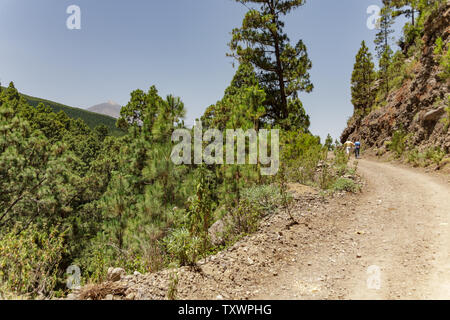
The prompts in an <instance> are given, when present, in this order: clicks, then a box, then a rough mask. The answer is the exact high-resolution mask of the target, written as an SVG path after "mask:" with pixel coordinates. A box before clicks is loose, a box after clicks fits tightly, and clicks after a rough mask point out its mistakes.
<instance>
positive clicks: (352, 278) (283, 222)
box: [83, 160, 450, 300]
mask: <svg viewBox="0 0 450 320" xmlns="http://www.w3.org/2000/svg"><path fill="white" fill-rule="evenodd" d="M359 171H360V173H361V175H362V176H363V178H364V180H365V181H366V185H365V186H364V188H363V192H362V193H360V194H356V195H353V194H337V195H335V196H334V197H333V198H329V199H323V198H321V197H320V196H319V195H317V193H316V192H314V190H312V189H309V188H307V187H299V186H298V188H297V192H296V194H295V203H294V208H293V215H294V217H295V219H296V220H297V221H298V224H296V225H291V221H290V219H289V218H288V215H287V214H286V213H279V214H275V215H272V216H270V217H268V218H266V219H265V220H263V221H262V223H261V228H260V230H259V231H258V232H257V233H256V234H254V235H252V236H249V237H246V238H244V239H242V240H241V241H239V242H238V243H236V244H235V245H234V246H233V247H231V248H229V249H227V250H225V251H223V252H220V253H218V254H217V255H215V256H211V257H208V258H207V259H206V260H204V261H201V262H200V263H199V268H198V270H193V269H190V268H187V267H183V268H181V269H179V270H178V271H177V274H178V284H177V286H176V287H177V292H176V297H177V298H178V299H450V257H449V251H450V249H449V248H450V233H449V228H450V226H449V222H450V221H449V220H450V183H449V181H446V180H442V179H438V178H436V177H431V176H429V175H425V174H423V173H419V172H417V171H415V170H413V169H405V168H399V167H396V166H394V165H392V164H388V163H381V162H375V161H370V160H361V161H360V162H359ZM171 274H173V271H163V272H159V273H156V274H148V275H130V276H124V277H122V278H121V280H119V281H116V282H109V283H105V284H103V285H102V287H103V290H99V289H102V288H98V287H97V289H96V290H94V291H96V294H97V296H95V297H94V296H93V295H92V291H90V290H89V288H86V289H87V290H84V293H83V295H84V296H83V298H85V299H87V298H100V299H101V298H103V299H104V298H107V299H130V300H134V299H166V298H167V293H168V290H169V287H170V284H171V283H173V281H171V280H170V279H171ZM378 280H379V281H378ZM112 288H113V289H114V290H112Z"/></svg>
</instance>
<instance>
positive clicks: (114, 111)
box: [88, 100, 122, 119]
mask: <svg viewBox="0 0 450 320" xmlns="http://www.w3.org/2000/svg"><path fill="white" fill-rule="evenodd" d="M121 109H122V107H121V106H120V104H118V103H117V102H114V101H112V100H109V101H108V102H104V103H100V104H97V105H95V106H92V107H90V108H88V110H89V111H91V112H95V113H100V114H104V115H107V116H110V117H113V118H116V119H117V118H119V117H120V110H121Z"/></svg>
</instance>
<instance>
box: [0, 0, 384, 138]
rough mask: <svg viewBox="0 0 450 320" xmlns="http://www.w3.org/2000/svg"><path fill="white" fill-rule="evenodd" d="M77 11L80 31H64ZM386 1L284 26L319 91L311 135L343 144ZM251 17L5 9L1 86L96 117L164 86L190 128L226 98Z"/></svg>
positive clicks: (139, 5)
mask: <svg viewBox="0 0 450 320" xmlns="http://www.w3.org/2000/svg"><path fill="white" fill-rule="evenodd" d="M72 4H75V5H78V6H80V8H81V11H82V26H81V27H82V29H81V30H68V29H67V28H66V19H67V17H68V14H66V9H67V7H68V6H69V5H72ZM374 4H375V5H380V4H381V0H340V1H336V0H309V1H307V4H306V5H305V6H303V7H300V8H299V9H298V10H296V11H294V12H292V13H291V14H290V15H289V16H288V17H287V18H286V31H287V32H288V34H289V37H290V38H291V41H292V42H296V41H297V40H298V39H300V38H302V39H303V40H304V42H305V43H306V45H307V47H308V50H309V55H310V58H311V60H312V62H313V69H312V70H311V76H312V80H313V82H314V85H315V89H314V92H313V93H311V94H301V96H300V97H301V99H302V101H303V103H304V106H305V108H306V111H307V112H308V114H310V116H311V121H312V125H311V131H312V132H313V133H314V134H318V135H320V136H322V138H323V137H325V136H326V134H327V133H331V134H332V135H333V137H334V138H337V137H339V135H340V133H341V132H342V130H343V128H344V127H345V125H346V121H347V119H348V117H350V116H351V114H352V111H353V107H352V105H351V103H350V88H349V87H350V76H351V72H352V68H353V63H354V56H355V54H356V52H357V50H358V48H359V46H360V43H361V41H362V40H366V42H367V43H368V45H369V47H370V48H371V49H372V50H373V38H374V35H375V32H376V31H375V30H369V29H368V28H367V26H366V21H367V19H368V17H369V15H368V14H367V13H366V10H367V7H368V6H370V5H374ZM245 11H246V10H245V8H244V7H243V6H242V5H240V4H238V3H236V2H235V1H234V0H158V1H157V0H128V1H119V0H117V1H116V0H114V1H112V0H95V1H92V0H69V1H67V0H39V1H29V0H0V43H1V47H0V80H1V82H2V84H4V85H5V84H7V83H8V82H9V81H11V80H12V81H14V82H15V84H16V87H17V88H18V89H19V90H20V91H22V92H24V93H26V94H29V95H33V96H38V97H42V98H46V99H50V100H54V101H58V102H61V103H64V104H67V105H71V106H75V107H81V108H88V107H90V106H92V105H94V104H98V103H102V102H105V101H107V100H114V101H116V102H118V103H119V104H121V105H124V104H126V103H127V101H128V98H129V93H130V92H131V91H132V90H134V89H137V88H141V89H147V88H148V87H149V86H151V85H153V84H154V85H156V86H157V88H158V89H159V91H160V93H161V94H163V95H166V94H169V93H173V94H174V95H177V96H180V97H181V98H182V99H183V101H184V102H185V105H186V108H187V110H188V115H187V122H188V123H191V122H192V121H193V119H195V118H196V117H199V116H200V115H201V114H202V113H203V111H204V110H205V108H206V107H207V106H209V105H211V104H213V103H215V102H216V101H217V100H219V99H221V97H222V96H223V91H224V89H225V88H226V87H227V85H228V84H229V82H230V81H231V79H232V77H233V74H234V72H235V69H233V67H232V64H231V63H232V60H231V59H230V58H227V57H226V56H225V53H226V52H228V47H227V43H228V42H229V40H230V32H231V30H232V29H233V28H234V27H237V26H239V25H240V24H241V21H242V18H243V16H244V14H245Z"/></svg>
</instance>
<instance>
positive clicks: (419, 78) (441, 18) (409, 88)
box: [341, 1, 450, 153]
mask: <svg viewBox="0 0 450 320" xmlns="http://www.w3.org/2000/svg"><path fill="white" fill-rule="evenodd" d="M449 33H450V2H449V1H448V2H447V4H446V5H443V6H441V8H440V9H439V10H437V11H436V12H434V13H433V14H432V15H431V16H430V17H429V18H428V19H427V21H426V22H425V28H424V35H423V37H422V40H423V43H424V45H423V48H422V54H421V57H420V59H419V61H418V63H416V64H415V65H414V67H413V70H412V71H410V72H411V74H408V77H407V79H408V80H405V81H404V82H403V84H402V86H401V87H400V88H399V89H397V90H395V91H393V92H391V93H390V94H389V96H388V97H387V100H386V104H385V106H383V107H380V108H378V109H376V110H373V111H371V112H370V113H369V114H367V115H365V116H363V117H356V116H354V117H352V119H351V120H350V121H349V124H348V127H347V128H346V129H345V130H344V132H343V134H342V136H341V140H342V141H345V140H348V139H359V140H361V141H363V142H364V143H365V145H366V146H367V147H374V148H380V147H383V146H384V145H385V142H386V141H389V140H390V139H391V137H392V134H393V133H394V132H395V131H396V130H399V129H403V130H404V131H405V132H407V133H411V134H412V135H411V138H410V139H411V142H412V143H413V144H414V145H415V146H418V147H426V146H438V147H440V148H441V149H442V150H444V151H446V152H447V153H449V152H450V135H449V130H448V128H445V125H444V123H443V121H441V119H443V118H444V117H446V116H447V113H446V112H445V107H446V106H447V103H448V102H447V101H448V100H447V99H448V96H449V87H450V81H449V79H447V80H443V79H442V77H441V76H440V74H441V73H442V67H441V66H440V65H439V62H438V61H436V57H435V55H434V52H433V50H434V46H435V42H436V39H437V38H438V37H441V38H442V40H443V42H444V45H446V44H448V43H449ZM410 62H411V61H410ZM445 129H447V130H445Z"/></svg>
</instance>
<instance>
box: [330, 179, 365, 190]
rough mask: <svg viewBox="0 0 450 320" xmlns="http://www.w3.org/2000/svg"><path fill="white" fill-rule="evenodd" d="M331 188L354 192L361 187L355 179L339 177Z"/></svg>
mask: <svg viewBox="0 0 450 320" xmlns="http://www.w3.org/2000/svg"><path fill="white" fill-rule="evenodd" d="M331 189H332V190H333V191H347V192H353V193H356V192H358V191H360V189H361V187H360V186H359V184H357V183H356V182H355V181H353V180H351V179H348V178H342V177H341V178H338V179H337V180H336V182H335V183H334V184H333V186H332V188H331Z"/></svg>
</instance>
